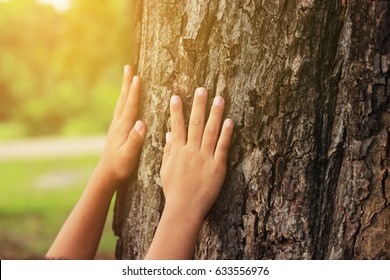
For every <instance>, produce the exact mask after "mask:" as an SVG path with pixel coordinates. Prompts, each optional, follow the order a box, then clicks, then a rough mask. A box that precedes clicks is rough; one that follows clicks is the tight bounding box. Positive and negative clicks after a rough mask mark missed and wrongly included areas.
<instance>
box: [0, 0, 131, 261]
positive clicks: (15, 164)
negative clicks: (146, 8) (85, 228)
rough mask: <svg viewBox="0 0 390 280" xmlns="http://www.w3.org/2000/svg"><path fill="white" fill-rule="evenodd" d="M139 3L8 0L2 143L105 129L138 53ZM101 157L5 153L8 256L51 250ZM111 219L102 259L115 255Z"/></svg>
mask: <svg viewBox="0 0 390 280" xmlns="http://www.w3.org/2000/svg"><path fill="white" fill-rule="evenodd" d="M44 2H47V3H44ZM131 2H132V1H127V0H111V1H94V0H73V1H67V0H57V1H55V0H0V145H2V144H3V145H4V143H6V144H7V143H8V144H9V143H12V142H13V141H16V140H17V139H26V142H25V143H26V145H28V143H29V142H28V139H30V138H34V139H36V138H37V137H38V138H39V137H56V138H69V137H84V136H87V135H102V134H105V132H106V130H107V128H108V125H109V123H110V121H111V116H112V113H113V108H114V105H115V102H116V99H117V97H118V94H119V90H120V85H121V78H122V71H123V65H124V64H126V63H129V62H130V59H131V57H130V54H131V52H132V50H131V49H132V41H131V38H132V36H131V34H132V30H131V27H132V9H131V6H132V5H131ZM0 151H1V149H0ZM98 158H99V155H98V153H96V154H94V155H87V154H86V155H83V154H82V153H81V154H79V155H75V156H73V157H66V158H62V157H50V158H46V157H43V156H42V158H36V157H35V158H26V159H23V158H15V159H13V158H12V157H11V158H9V157H8V158H6V159H1V155H0V188H1V192H0V258H1V259H24V258H31V257H33V256H43V255H44V254H45V252H46V251H47V249H48V248H49V246H50V244H51V242H52V241H53V240H54V237H55V235H56V233H57V232H58V230H59V228H60V226H61V225H62V223H63V222H64V220H65V218H66V217H67V215H68V214H69V212H70V210H71V209H72V207H73V206H74V204H75V203H76V201H77V199H78V197H79V195H80V193H81V191H82V190H83V188H84V186H85V184H86V183H87V181H88V177H89V176H90V174H91V172H92V170H93V168H94V166H95V164H96V163H97V161H98ZM50 178H51V179H50ZM53 178H54V179H53ZM50 180H51V181H50ZM48 182H49V183H48ZM111 216H112V213H110V214H109V220H108V223H107V226H106V229H105V233H104V236H103V240H102V242H101V246H100V249H99V252H100V253H99V256H98V258H103V259H107V258H113V256H114V255H113V254H114V248H115V238H114V236H113V233H112V231H111Z"/></svg>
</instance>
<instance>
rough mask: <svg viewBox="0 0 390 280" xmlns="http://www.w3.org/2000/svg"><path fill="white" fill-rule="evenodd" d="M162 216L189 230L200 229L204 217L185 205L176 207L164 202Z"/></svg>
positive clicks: (198, 211)
mask: <svg viewBox="0 0 390 280" xmlns="http://www.w3.org/2000/svg"><path fill="white" fill-rule="evenodd" d="M163 216H165V217H166V218H168V219H170V220H171V221H172V222H174V223H175V224H182V225H186V227H188V228H189V229H191V230H192V229H194V230H195V229H200V227H201V226H202V224H203V221H204V218H205V215H204V214H203V213H202V211H200V210H199V209H196V208H195V207H189V206H188V204H187V205H178V204H177V203H171V202H170V201H166V203H165V207H164V212H163Z"/></svg>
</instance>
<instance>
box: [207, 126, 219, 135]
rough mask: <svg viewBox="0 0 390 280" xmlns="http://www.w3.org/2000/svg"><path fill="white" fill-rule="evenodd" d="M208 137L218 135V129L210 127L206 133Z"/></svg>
mask: <svg viewBox="0 0 390 280" xmlns="http://www.w3.org/2000/svg"><path fill="white" fill-rule="evenodd" d="M204 133H205V135H206V136H214V135H215V134H216V133H217V128H216V127H215V126H213V125H212V126H208V127H206V129H205V131H204Z"/></svg>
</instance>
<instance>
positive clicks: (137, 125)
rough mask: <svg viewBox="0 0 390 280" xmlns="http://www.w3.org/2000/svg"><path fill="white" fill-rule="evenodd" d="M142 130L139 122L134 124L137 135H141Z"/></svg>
mask: <svg viewBox="0 0 390 280" xmlns="http://www.w3.org/2000/svg"><path fill="white" fill-rule="evenodd" d="M143 128H144V126H143V125H142V122H141V121H137V122H136V123H135V131H137V132H138V133H141V132H142V129H143Z"/></svg>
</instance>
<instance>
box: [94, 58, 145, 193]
mask: <svg viewBox="0 0 390 280" xmlns="http://www.w3.org/2000/svg"><path fill="white" fill-rule="evenodd" d="M140 91H141V79H140V78H139V77H138V76H134V75H133V69H132V68H131V67H130V66H129V65H126V66H125V69H124V74H123V83H122V89H121V95H120V97H119V99H118V102H117V104H116V108H115V112H114V116H113V120H112V123H111V125H110V128H109V130H108V134H107V139H106V145H105V148H104V152H103V155H102V158H101V160H100V162H99V166H98V169H99V170H100V171H101V172H104V175H105V176H108V177H109V178H110V180H111V181H113V182H118V183H120V182H122V181H125V180H127V179H128V178H130V176H131V175H133V173H134V171H135V170H136V168H137V165H138V161H139V156H140V153H141V150H142V144H143V140H144V139H145V135H146V126H145V124H144V123H143V122H142V121H140V120H138V121H137V116H138V107H139V94H140ZM114 185H115V186H117V184H112V186H114Z"/></svg>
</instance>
